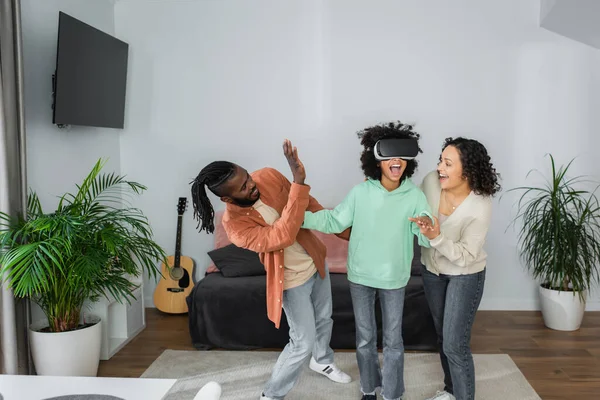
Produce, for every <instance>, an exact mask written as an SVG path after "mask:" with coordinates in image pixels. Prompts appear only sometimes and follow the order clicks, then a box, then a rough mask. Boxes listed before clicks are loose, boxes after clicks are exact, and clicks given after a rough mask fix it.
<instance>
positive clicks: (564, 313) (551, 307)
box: [540, 286, 587, 331]
mask: <svg viewBox="0 0 600 400" xmlns="http://www.w3.org/2000/svg"><path fill="white" fill-rule="evenodd" d="M583 299H584V300H583V301H581V299H580V298H579V294H577V293H575V294H573V292H559V291H558V290H551V289H546V288H543V287H541V286H540V302H541V308H542V315H543V317H544V324H545V325H546V326H547V327H548V328H550V329H555V330H558V331H576V330H577V329H579V327H580V326H581V321H582V320H583V313H584V311H585V301H586V300H587V291H585V292H583Z"/></svg>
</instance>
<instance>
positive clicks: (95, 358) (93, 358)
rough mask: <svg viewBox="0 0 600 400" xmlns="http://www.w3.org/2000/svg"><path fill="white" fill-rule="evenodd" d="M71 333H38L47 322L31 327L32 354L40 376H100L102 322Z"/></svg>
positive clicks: (97, 320) (95, 319) (97, 321)
mask: <svg viewBox="0 0 600 400" xmlns="http://www.w3.org/2000/svg"><path fill="white" fill-rule="evenodd" d="M92 321H93V322H96V323H95V324H94V325H92V326H88V327H86V328H83V329H78V330H75V331H70V332H60V333H53V332H38V331H39V330H40V329H43V328H44V327H47V326H48V323H47V322H41V323H37V324H32V325H31V326H30V327H29V335H30V345H31V356H32V358H33V364H34V365H35V370H36V372H37V374H38V375H51V376H96V375H97V374H98V364H99V362H100V346H101V344H102V342H101V337H102V336H101V335H102V329H101V328H102V322H101V321H100V319H99V318H94V319H93V320H92Z"/></svg>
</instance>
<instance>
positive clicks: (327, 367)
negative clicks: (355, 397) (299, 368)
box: [309, 357, 352, 383]
mask: <svg viewBox="0 0 600 400" xmlns="http://www.w3.org/2000/svg"><path fill="white" fill-rule="evenodd" d="M309 366H310V369H312V370H313V371H315V372H318V373H319V374H321V375H325V376H326V377H328V378H329V379H331V380H332V381H334V382H337V383H350V382H352V378H351V377H350V375H348V374H347V373H345V372H344V371H342V370H341V369H339V368H338V367H337V365H335V364H334V363H331V364H319V363H317V361H316V360H315V359H314V357H311V358H310V365H309Z"/></svg>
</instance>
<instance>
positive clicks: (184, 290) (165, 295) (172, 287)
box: [154, 197, 194, 314]
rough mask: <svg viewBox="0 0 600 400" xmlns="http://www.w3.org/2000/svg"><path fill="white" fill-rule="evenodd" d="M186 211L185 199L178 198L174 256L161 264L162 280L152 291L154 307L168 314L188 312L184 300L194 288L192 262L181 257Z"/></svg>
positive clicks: (185, 257) (188, 258) (187, 258)
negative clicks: (182, 229)
mask: <svg viewBox="0 0 600 400" xmlns="http://www.w3.org/2000/svg"><path fill="white" fill-rule="evenodd" d="M186 209H187V198H186V197H180V198H179V201H178V203H177V235H176V240H175V255H174V256H169V257H167V263H168V264H167V265H165V263H161V269H160V271H161V274H162V278H161V279H160V281H159V282H158V284H157V285H156V289H154V305H155V306H156V308H158V309H159V310H160V311H162V312H165V313H169V314H184V313H186V312H188V307H187V303H186V301H185V298H186V297H187V296H188V295H189V294H190V292H191V291H192V288H193V287H194V283H193V279H192V277H193V276H194V261H193V260H192V259H191V258H190V257H187V256H182V255H181V221H182V219H183V213H184V212H185V210H186Z"/></svg>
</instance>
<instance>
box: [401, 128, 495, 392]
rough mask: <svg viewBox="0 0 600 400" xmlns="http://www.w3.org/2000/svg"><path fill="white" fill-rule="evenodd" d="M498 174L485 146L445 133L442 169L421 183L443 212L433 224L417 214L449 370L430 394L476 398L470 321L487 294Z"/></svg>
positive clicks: (427, 292)
mask: <svg viewBox="0 0 600 400" xmlns="http://www.w3.org/2000/svg"><path fill="white" fill-rule="evenodd" d="M498 177H499V175H498V174H497V173H496V169H495V168H494V167H493V165H492V163H491V161H490V157H489V156H488V153H487V150H486V148H485V147H484V146H483V145H482V144H481V143H479V142H478V141H476V140H473V139H465V138H460V137H459V138H456V139H452V138H448V139H446V141H445V143H444V146H443V151H442V155H441V156H440V161H439V164H438V167H437V170H436V171H433V172H431V173H429V174H428V175H427V176H426V177H425V178H424V179H423V184H422V186H421V187H422V189H423V191H424V193H425V195H426V196H427V200H428V202H429V205H430V207H431V209H432V210H433V211H434V212H435V213H436V214H437V216H438V217H437V218H435V223H434V224H433V225H432V224H431V222H430V221H429V220H427V219H423V218H414V219H412V220H413V221H414V222H416V223H417V225H419V226H420V229H421V233H423V234H424V235H425V236H427V237H428V238H429V240H430V248H424V249H423V251H422V256H421V262H422V263H423V265H424V266H425V268H424V270H423V284H424V287H425V295H426V297H427V300H428V303H429V308H430V309H431V313H432V315H433V321H434V325H435V329H436V331H437V335H438V343H439V348H440V359H441V363H442V368H443V370H444V390H443V391H438V392H437V394H436V395H435V396H434V397H432V398H430V399H429V400H433V399H435V400H455V399H458V400H473V399H474V398H475V370H474V366H473V356H472V354H471V349H470V341H471V327H472V326H473V320H474V318H475V312H476V311H477V308H478V307H479V303H480V301H481V296H482V294H483V286H484V281H485V266H486V257H487V255H486V252H485V251H484V249H483V245H484V243H485V239H486V235H487V232H488V229H489V226H490V219H491V212H492V200H491V197H492V196H493V195H494V194H496V193H497V192H498V191H499V190H500V185H499V184H498ZM438 218H439V220H438Z"/></svg>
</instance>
